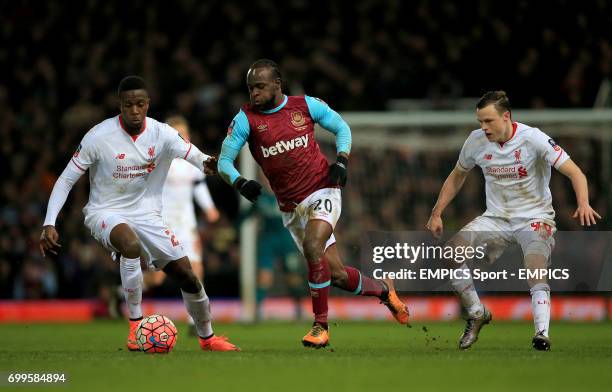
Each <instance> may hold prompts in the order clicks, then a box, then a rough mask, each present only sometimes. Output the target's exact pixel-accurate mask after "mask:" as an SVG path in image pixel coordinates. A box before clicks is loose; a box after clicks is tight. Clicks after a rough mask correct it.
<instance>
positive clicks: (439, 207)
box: [426, 132, 478, 238]
mask: <svg viewBox="0 0 612 392" xmlns="http://www.w3.org/2000/svg"><path fill="white" fill-rule="evenodd" d="M477 134H478V133H477V132H472V133H471V134H470V136H469V137H468V138H467V140H466V141H465V143H463V147H462V148H461V152H460V153H459V159H458V160H457V164H456V165H455V168H454V169H453V171H452V172H451V173H450V174H449V176H448V177H447V178H446V181H444V184H443V185H442V189H440V194H439V195H438V200H437V201H436V205H435V206H434V208H433V209H432V211H431V216H430V217H429V221H428V222H427V225H426V227H427V229H428V230H429V231H431V233H432V234H433V235H434V237H436V238H440V237H441V236H442V232H443V231H444V225H443V223H442V213H443V212H444V210H445V209H446V207H447V206H448V205H449V204H450V202H451V201H453V199H454V198H455V196H457V193H459V190H460V189H461V188H462V187H463V183H464V182H465V179H466V178H467V175H468V173H469V172H470V170H472V168H473V167H474V166H476V160H475V159H474V156H475V154H476V151H475V147H474V146H475V145H476V144H475V143H474V142H473V138H474V137H477V136H475V135H477Z"/></svg>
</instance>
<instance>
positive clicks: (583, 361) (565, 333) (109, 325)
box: [0, 322, 612, 392]
mask: <svg viewBox="0 0 612 392" xmlns="http://www.w3.org/2000/svg"><path fill="white" fill-rule="evenodd" d="M177 327H178V329H179V338H178V343H177V346H176V347H175V350H174V351H173V352H172V353H171V354H169V355H147V354H144V353H140V352H128V351H126V349H125V347H124V345H123V343H124V340H125V337H126V336H125V335H126V332H127V323H123V322H96V323H92V324H82V325H74V324H73V325H27V326H26V325H2V326H0V331H1V332H2V342H3V343H2V345H0V373H2V374H6V373H7V372H9V371H17V372H45V373H48V372H65V373H67V374H68V377H69V382H68V385H66V386H63V387H59V388H53V387H51V389H52V390H78V391H86V392H89V391H111V392H116V391H122V390H126V391H131V392H141V391H142V392H144V391H147V392H148V391H173V392H179V391H192V390H201V391H228V390H229V391H260V390H261V391H279V390H286V391H311V392H312V391H316V392H318V391H362V390H378V391H396V390H403V391H441V390H449V391H462V390H465V391H480V390H483V391H484V390H494V391H502V390H507V391H515V390H524V391H545V390H551V391H583V390H610V389H609V388H610V385H612V371H611V369H612V328H611V327H612V325H610V324H609V323H601V324H569V323H553V324H552V338H553V341H552V342H553V350H552V351H551V352H536V351H534V350H533V349H532V348H531V344H530V343H531V335H532V332H533V327H532V325H531V324H530V323H500V322H497V323H496V322H494V323H492V324H491V325H489V326H486V327H485V328H484V329H483V331H482V333H481V336H480V340H479V341H478V342H477V343H476V344H475V346H474V347H473V348H472V349H470V350H468V351H465V352H461V351H459V350H458V349H457V348H456V341H457V337H458V336H459V335H460V333H461V331H462V329H463V323H460V322H452V323H414V324H413V325H412V328H406V327H403V326H400V325H398V324H394V323H392V322H359V323H356V322H340V323H337V324H332V329H331V343H332V345H331V346H330V347H328V348H326V349H321V350H314V349H305V348H303V347H302V346H301V344H300V339H301V337H302V336H303V334H304V333H305V332H306V331H307V329H308V325H307V324H305V323H301V324H292V323H265V324H259V325H244V324H231V325H230V324H217V325H216V326H215V332H216V333H217V334H226V335H227V336H229V337H230V338H231V340H232V341H233V342H235V343H236V344H238V345H239V346H240V347H241V348H242V350H243V351H242V352H240V353H205V352H201V351H200V350H199V347H198V344H197V341H196V339H195V338H193V337H191V336H188V334H187V333H186V331H187V328H186V326H185V325H184V324H178V325H177ZM11 389H14V390H19V391H25V390H41V387H40V386H36V387H18V388H11V387H6V386H0V392H2V391H5V390H11ZM43 390H48V387H45V388H44V389H43Z"/></svg>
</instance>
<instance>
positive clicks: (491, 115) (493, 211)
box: [427, 91, 601, 350]
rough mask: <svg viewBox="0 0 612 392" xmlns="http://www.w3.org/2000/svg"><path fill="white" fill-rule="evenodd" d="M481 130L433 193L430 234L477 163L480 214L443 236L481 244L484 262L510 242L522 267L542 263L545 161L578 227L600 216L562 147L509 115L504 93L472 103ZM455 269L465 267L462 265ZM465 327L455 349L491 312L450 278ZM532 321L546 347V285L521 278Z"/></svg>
mask: <svg viewBox="0 0 612 392" xmlns="http://www.w3.org/2000/svg"><path fill="white" fill-rule="evenodd" d="M476 116H477V118H478V122H479V123H480V126H481V128H480V129H478V130H475V131H473V132H472V133H471V134H470V136H469V137H468V139H467V140H466V142H465V144H464V145H463V148H462V150H461V153H460V155H459V160H458V162H457V165H456V166H455V168H454V169H453V171H452V172H451V173H450V175H449V176H448V178H447V179H446V181H445V182H444V185H443V186H442V189H441V190H440V195H439V196H438V201H437V202H436V205H435V206H434V208H433V210H432V213H431V217H430V218H429V222H428V223H427V229H429V230H430V231H431V232H432V233H433V235H434V236H435V237H438V238H439V237H440V236H441V235H442V231H443V223H442V212H443V211H444V209H445V208H446V206H448V204H449V203H450V202H451V201H452V200H453V198H454V197H455V195H456V194H457V192H459V190H460V189H461V187H462V186H463V183H464V181H465V178H466V177H467V174H468V172H469V171H470V170H471V169H472V168H473V167H474V166H475V165H478V166H480V168H481V169H482V172H483V174H484V177H485V184H486V185H485V190H486V202H487V210H486V212H485V213H484V214H483V215H481V216H479V217H477V218H476V219H474V220H473V221H471V222H470V223H468V224H467V225H466V226H465V227H464V228H462V229H461V231H460V232H459V233H458V235H456V236H455V237H453V238H452V239H451V243H452V244H453V245H456V246H466V245H472V246H475V245H478V244H483V243H485V244H487V245H488V246H487V252H488V254H487V256H488V258H489V260H490V261H493V260H495V259H496V258H498V257H499V256H500V255H501V254H502V253H503V250H504V249H505V248H506V247H507V246H508V245H510V244H512V243H518V244H519V245H520V246H521V248H522V251H523V255H524V265H525V267H526V268H529V269H545V268H547V266H548V265H549V262H550V254H551V251H552V248H553V246H554V239H553V234H554V232H555V231H556V228H555V221H554V218H555V211H554V210H553V207H552V197H551V193H550V189H549V187H548V183H549V180H550V175H551V167H554V168H555V169H557V170H558V171H559V172H561V173H562V174H564V175H565V176H567V177H568V178H569V179H570V180H571V182H572V186H573V188H574V192H575V194H576V201H577V204H578V208H577V209H576V211H575V213H574V215H573V218H577V219H579V220H580V224H581V225H583V226H584V225H585V224H586V225H587V226H590V225H592V224H593V225H594V224H596V218H600V219H601V216H600V215H599V214H598V213H597V212H596V211H595V210H593V208H591V206H590V205H589V195H588V186H587V179H586V177H585V175H584V174H583V173H582V171H581V170H580V168H579V167H578V166H576V164H575V163H574V162H573V161H572V160H571V159H570V158H569V156H568V155H567V153H566V152H565V151H564V150H563V149H562V148H561V147H560V146H558V145H557V144H556V143H555V142H554V141H553V140H552V139H551V138H549V137H548V136H547V135H546V134H545V133H543V132H542V131H540V130H539V129H537V128H533V127H530V126H528V125H525V124H520V123H517V122H513V121H512V116H511V107H510V102H509V100H508V97H507V96H506V93H505V92H503V91H491V92H488V93H486V94H485V95H484V96H483V97H482V98H481V99H480V101H479V102H478V104H477V106H476ZM455 266H456V267H457V268H463V269H467V268H468V267H467V266H466V265H465V264H458V263H457V264H456V265H455ZM451 284H452V286H453V288H454V289H455V291H456V292H457V294H458V296H459V298H460V300H461V306H462V311H463V314H464V317H465V318H466V321H467V325H466V328H465V331H464V332H463V335H462V336H461V338H460V340H459V347H460V348H461V349H467V348H469V347H470V346H471V345H472V344H474V342H476V340H477V339H478V333H479V332H480V329H481V328H482V327H483V326H484V325H485V324H488V323H489V322H490V321H491V319H492V315H491V312H489V310H488V309H486V307H484V306H483V305H482V304H481V302H480V300H479V298H478V294H477V293H476V290H475V288H474V283H473V281H472V279H471V278H469V279H453V280H451ZM528 284H529V287H530V293H531V298H532V300H531V304H532V311H533V318H534V325H535V336H534V337H533V339H532V345H533V347H534V348H536V349H537V350H549V349H550V344H551V343H550V338H549V336H548V332H549V331H548V329H549V322H550V287H549V285H548V283H547V280H546V278H543V279H530V280H529V281H528Z"/></svg>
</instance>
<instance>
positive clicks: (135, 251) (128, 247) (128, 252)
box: [119, 238, 141, 259]
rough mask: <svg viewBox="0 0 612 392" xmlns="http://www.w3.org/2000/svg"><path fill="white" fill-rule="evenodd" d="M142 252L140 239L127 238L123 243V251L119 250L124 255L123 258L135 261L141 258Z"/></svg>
mask: <svg viewBox="0 0 612 392" xmlns="http://www.w3.org/2000/svg"><path fill="white" fill-rule="evenodd" d="M140 250H141V247H140V241H139V240H138V238H126V239H124V240H123V241H121V249H119V252H120V253H121V254H122V255H123V257H127V258H128V259H135V258H137V257H140Z"/></svg>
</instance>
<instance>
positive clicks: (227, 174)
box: [217, 110, 261, 202]
mask: <svg viewBox="0 0 612 392" xmlns="http://www.w3.org/2000/svg"><path fill="white" fill-rule="evenodd" d="M249 132H250V126H249V120H248V118H247V116H246V114H245V113H244V112H243V111H242V110H241V111H240V112H238V114H237V115H236V116H235V117H234V119H233V120H232V122H231V124H230V126H229V127H228V129H227V136H226V137H225V139H224V140H223V144H222V145H221V154H220V155H219V163H218V166H217V169H218V171H219V175H220V176H221V178H223V180H224V181H225V182H227V183H228V184H230V185H231V186H232V187H234V188H235V189H236V190H237V191H238V192H240V194H241V195H242V196H244V197H245V198H247V199H248V200H249V201H251V202H255V200H257V198H258V197H259V195H261V184H259V183H258V182H257V181H254V180H247V179H246V178H244V177H242V176H241V175H240V172H239V171H238V170H237V169H236V167H235V166H234V161H235V160H236V158H237V157H238V154H239V153H240V150H241V149H242V147H243V146H244V145H245V144H246V142H247V140H248V137H249Z"/></svg>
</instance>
